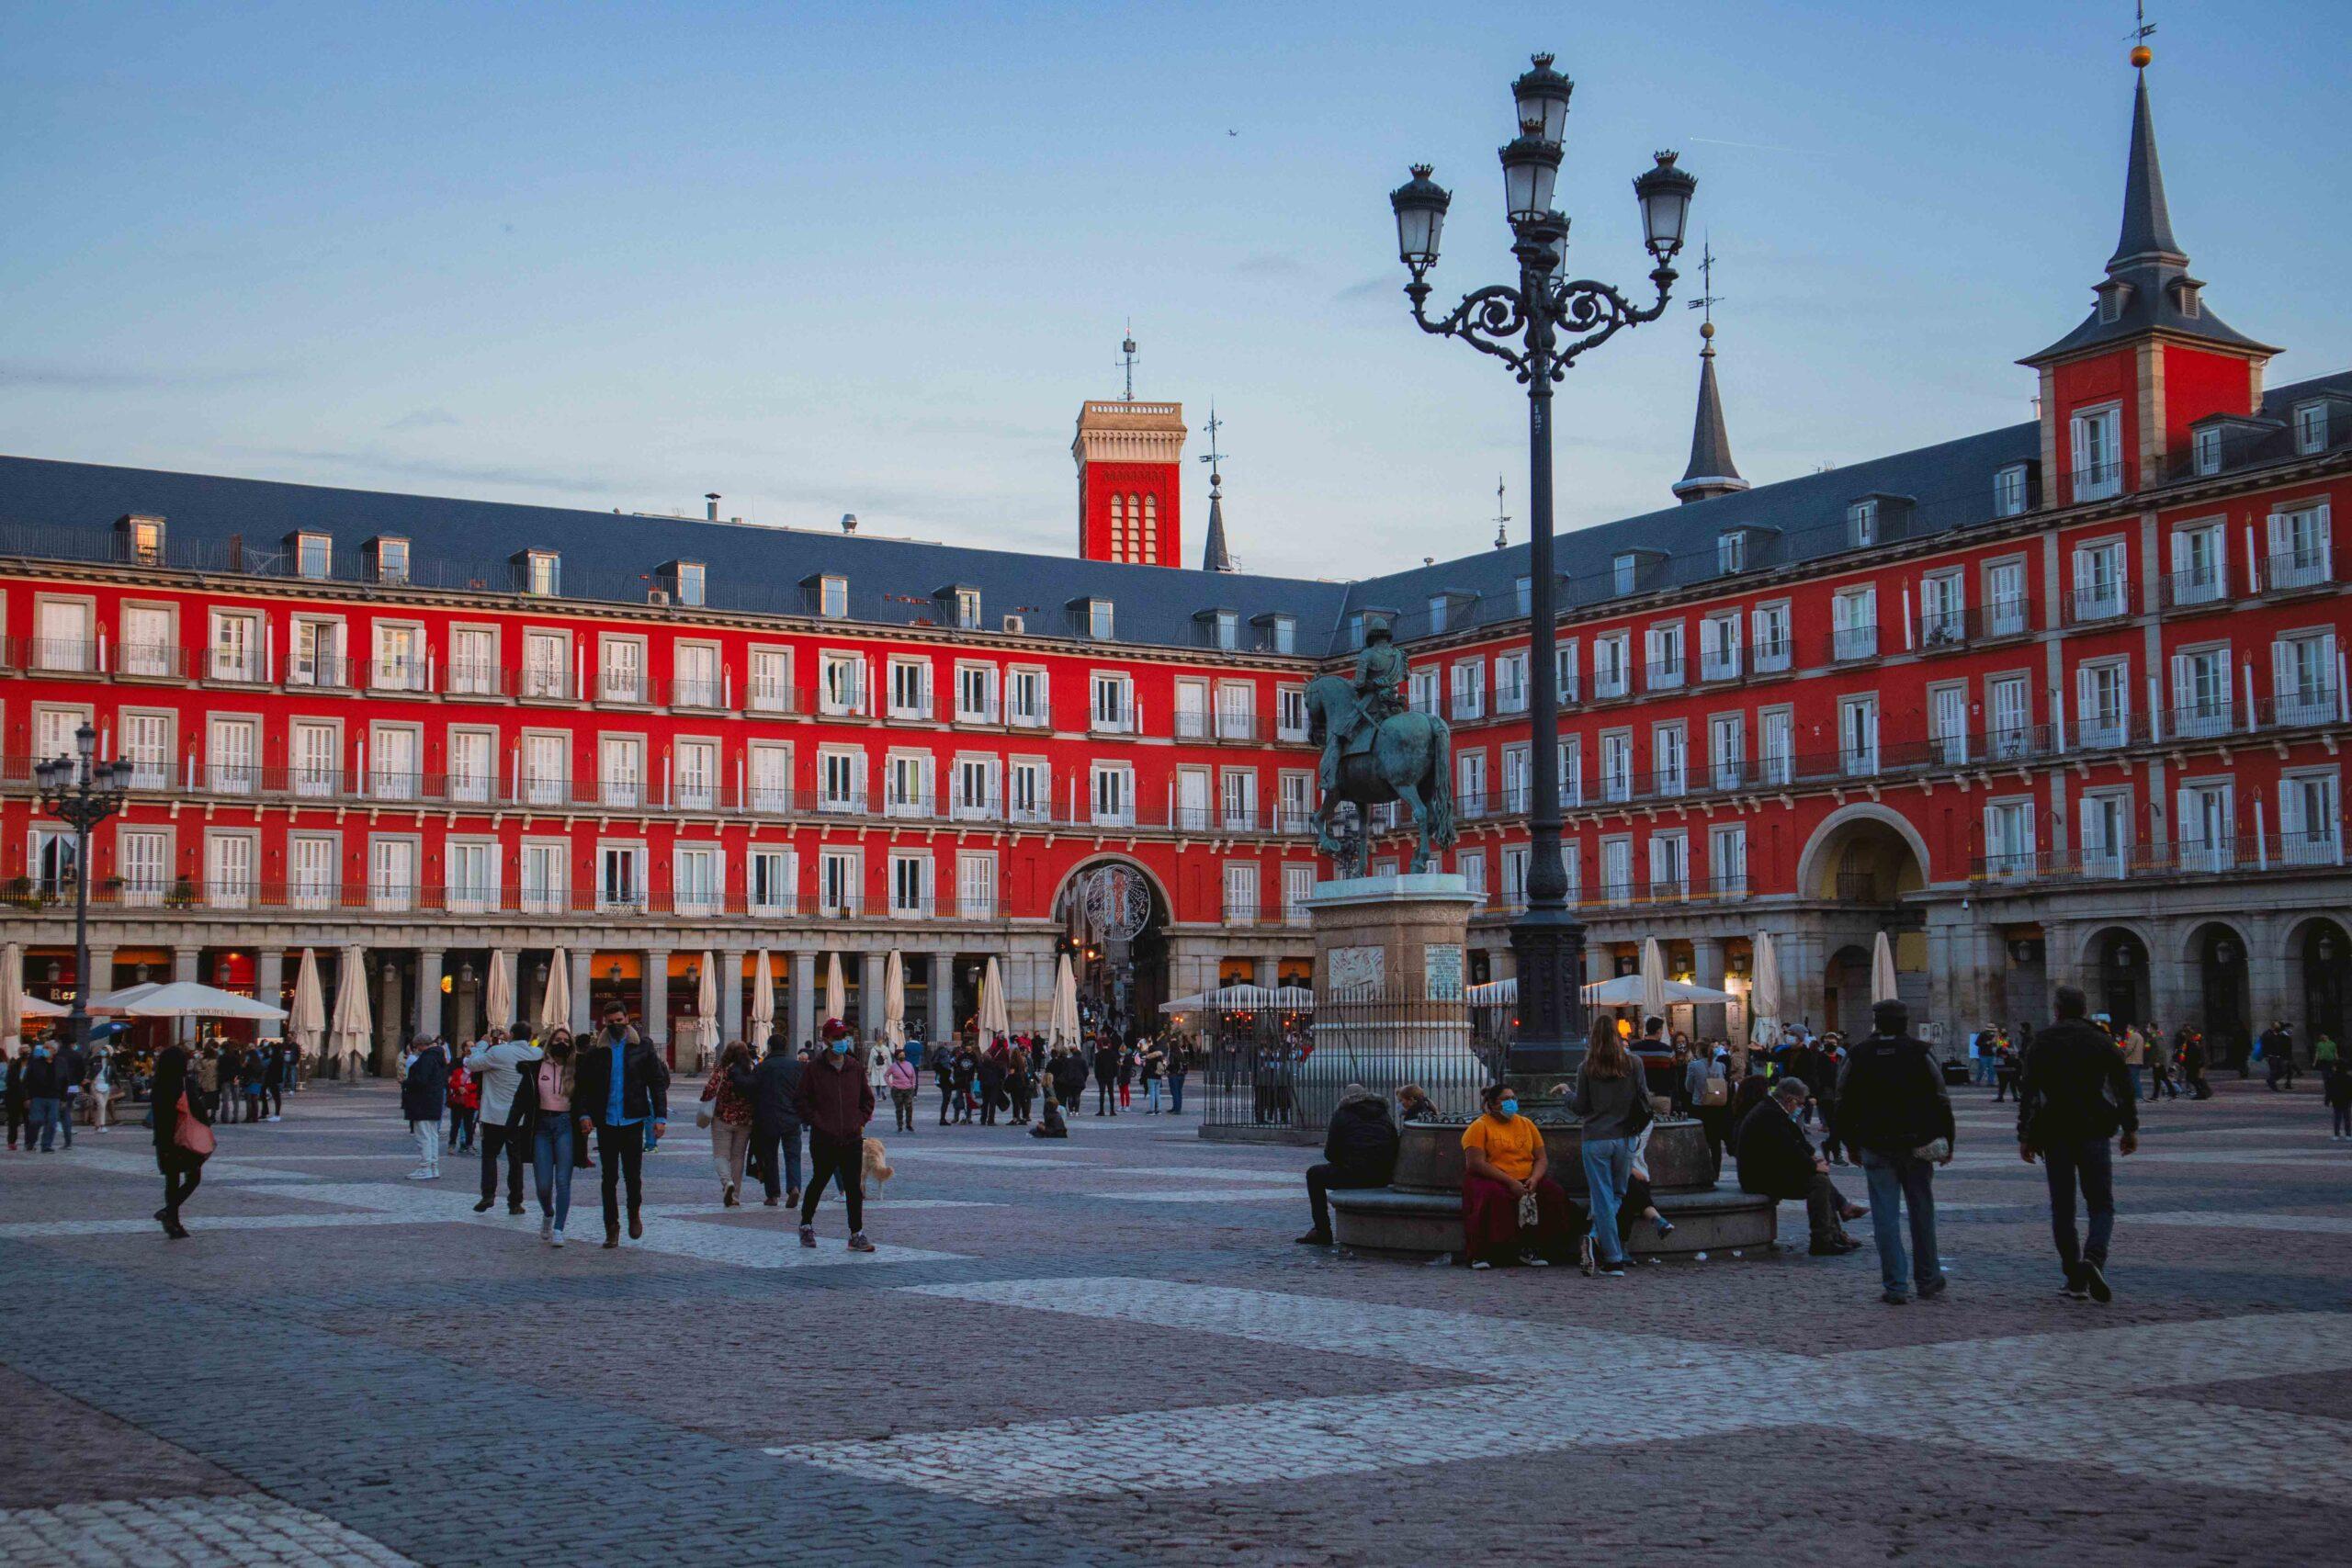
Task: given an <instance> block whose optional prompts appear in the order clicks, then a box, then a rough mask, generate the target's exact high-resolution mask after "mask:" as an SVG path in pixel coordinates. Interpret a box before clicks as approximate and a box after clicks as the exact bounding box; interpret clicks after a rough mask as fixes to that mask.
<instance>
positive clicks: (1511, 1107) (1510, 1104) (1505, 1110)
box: [1495, 1100, 1519, 1121]
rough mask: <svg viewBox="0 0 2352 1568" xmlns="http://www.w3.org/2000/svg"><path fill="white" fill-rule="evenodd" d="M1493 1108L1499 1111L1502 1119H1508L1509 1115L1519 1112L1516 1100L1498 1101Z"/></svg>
mask: <svg viewBox="0 0 2352 1568" xmlns="http://www.w3.org/2000/svg"><path fill="white" fill-rule="evenodd" d="M1495 1110H1496V1111H1498V1112H1500V1113H1501V1115H1502V1117H1503V1119H1504V1120H1506V1121H1508V1120H1510V1118H1511V1117H1513V1116H1516V1115H1518V1114H1519V1101H1517V1100H1500V1101H1498V1102H1497V1104H1496V1106H1495Z"/></svg>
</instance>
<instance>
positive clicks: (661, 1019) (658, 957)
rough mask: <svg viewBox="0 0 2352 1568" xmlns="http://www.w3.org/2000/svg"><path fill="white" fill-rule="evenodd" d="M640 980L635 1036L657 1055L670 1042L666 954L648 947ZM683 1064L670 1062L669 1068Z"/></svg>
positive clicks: (668, 984) (668, 954) (667, 961)
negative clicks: (643, 1038) (641, 1038)
mask: <svg viewBox="0 0 2352 1568" xmlns="http://www.w3.org/2000/svg"><path fill="white" fill-rule="evenodd" d="M641 974H642V976H643V978H641V979H640V980H639V982H638V988H639V993H640V998H639V999H640V1002H641V1006H640V1007H639V1012H640V1013H642V1014H643V1016H642V1017H640V1018H639V1020H638V1021H637V1032H639V1034H642V1035H644V1036H645V1041H646V1043H647V1044H649V1045H650V1046H652V1047H653V1049H654V1050H656V1051H660V1050H661V1049H662V1047H663V1046H664V1045H666V1044H667V1043H669V1040H670V950H669V949H668V948H666V947H648V948H647V949H646V950H645V957H644V960H643V968H642V971H641ZM689 1065H690V1064H688V1063H686V1062H684V1061H677V1062H673V1063H672V1064H671V1066H681V1067H682V1066H689Z"/></svg>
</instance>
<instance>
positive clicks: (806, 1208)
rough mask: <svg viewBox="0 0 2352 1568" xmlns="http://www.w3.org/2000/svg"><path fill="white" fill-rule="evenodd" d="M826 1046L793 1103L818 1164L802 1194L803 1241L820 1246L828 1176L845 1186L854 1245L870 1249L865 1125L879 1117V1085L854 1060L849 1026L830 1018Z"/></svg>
mask: <svg viewBox="0 0 2352 1568" xmlns="http://www.w3.org/2000/svg"><path fill="white" fill-rule="evenodd" d="M823 1033H824V1037H825V1048H824V1049H823V1050H822V1051H820V1052H819V1053H818V1054H817V1059H816V1060H815V1061H813V1062H810V1063H809V1066H807V1067H805V1068H803V1069H802V1071H801V1074H800V1085H799V1088H798V1089H796V1090H795V1091H794V1096H793V1098H794V1101H795V1103H796V1105H797V1108H798V1110H799V1112H800V1120H801V1121H802V1122H804V1123H805V1124H806V1125H807V1126H808V1128H809V1162H810V1164H811V1165H812V1166H813V1167H814V1169H812V1170H811V1171H810V1173H809V1185H808V1187H807V1189H806V1190H804V1191H803V1192H802V1193H801V1195H800V1245H801V1246H803V1247H814V1246H816V1245H817V1200H818V1199H820V1198H821V1197H823V1196H824V1195H825V1182H826V1179H828V1178H831V1179H834V1180H837V1181H838V1182H840V1184H841V1190H842V1198H843V1199H844V1200H845V1201H847V1202H848V1204H849V1249H850V1250H851V1251H852V1252H871V1251H873V1250H874V1244H873V1243H872V1242H870V1241H868V1240H866V1239H865V1124H866V1123H867V1122H871V1121H872V1120H874V1085H873V1084H872V1083H871V1082H869V1081H868V1080H867V1078H866V1076H865V1066H863V1065H862V1064H860V1063H859V1062H857V1061H855V1060H854V1054H853V1053H852V1052H851V1050H850V1045H851V1043H852V1042H851V1040H850V1032H849V1028H848V1026H847V1025H845V1024H843V1023H842V1021H841V1020H840V1019H837V1018H829V1019H827V1020H826V1021H825V1027H824V1031H823Z"/></svg>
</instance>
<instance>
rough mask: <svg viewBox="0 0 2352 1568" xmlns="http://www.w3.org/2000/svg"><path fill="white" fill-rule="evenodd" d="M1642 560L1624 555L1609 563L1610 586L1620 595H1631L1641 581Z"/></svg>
mask: <svg viewBox="0 0 2352 1568" xmlns="http://www.w3.org/2000/svg"><path fill="white" fill-rule="evenodd" d="M1641 565H1642V563H1641V558H1640V557H1639V556H1634V555H1622V556H1619V557H1618V558H1616V559H1614V560H1612V561H1611V562H1610V563H1609V586H1610V588H1611V591H1612V592H1618V593H1631V592H1633V591H1634V584H1635V583H1636V582H1638V581H1640V580H1641Z"/></svg>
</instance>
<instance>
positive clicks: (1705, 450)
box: [1674, 321, 1747, 504]
mask: <svg viewBox="0 0 2352 1568" xmlns="http://www.w3.org/2000/svg"><path fill="white" fill-rule="evenodd" d="M1699 335H1700V337H1701V339H1702V343H1703V346H1702V347H1701V349H1700V350H1699V412H1698V416H1697V418H1696V419H1694V420H1693V421H1692V423H1691V466H1690V467H1689V468H1685V469H1683V470H1682V478H1681V479H1679V481H1677V482H1676V484H1675V486H1674V493H1675V495H1676V496H1677V497H1678V498H1679V499H1680V500H1681V501H1682V502H1685V503H1686V504H1687V503H1689V502H1693V501H1705V500H1707V499H1708V498H1709V497H1710V496H1717V495H1730V494H1732V493H1734V492H1735V491H1743V490H1746V489H1747V480H1746V479H1741V478H1740V477H1739V469H1738V468H1736V467H1735V466H1734V465H1733V463H1732V460H1731V432H1730V431H1729V430H1727V429H1725V428H1724V400H1723V395H1722V394H1721V393H1720V392H1718V391H1717V390H1716V389H1715V323H1714V322H1713V321H1705V322H1702V323H1701V325H1700V327H1699Z"/></svg>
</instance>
